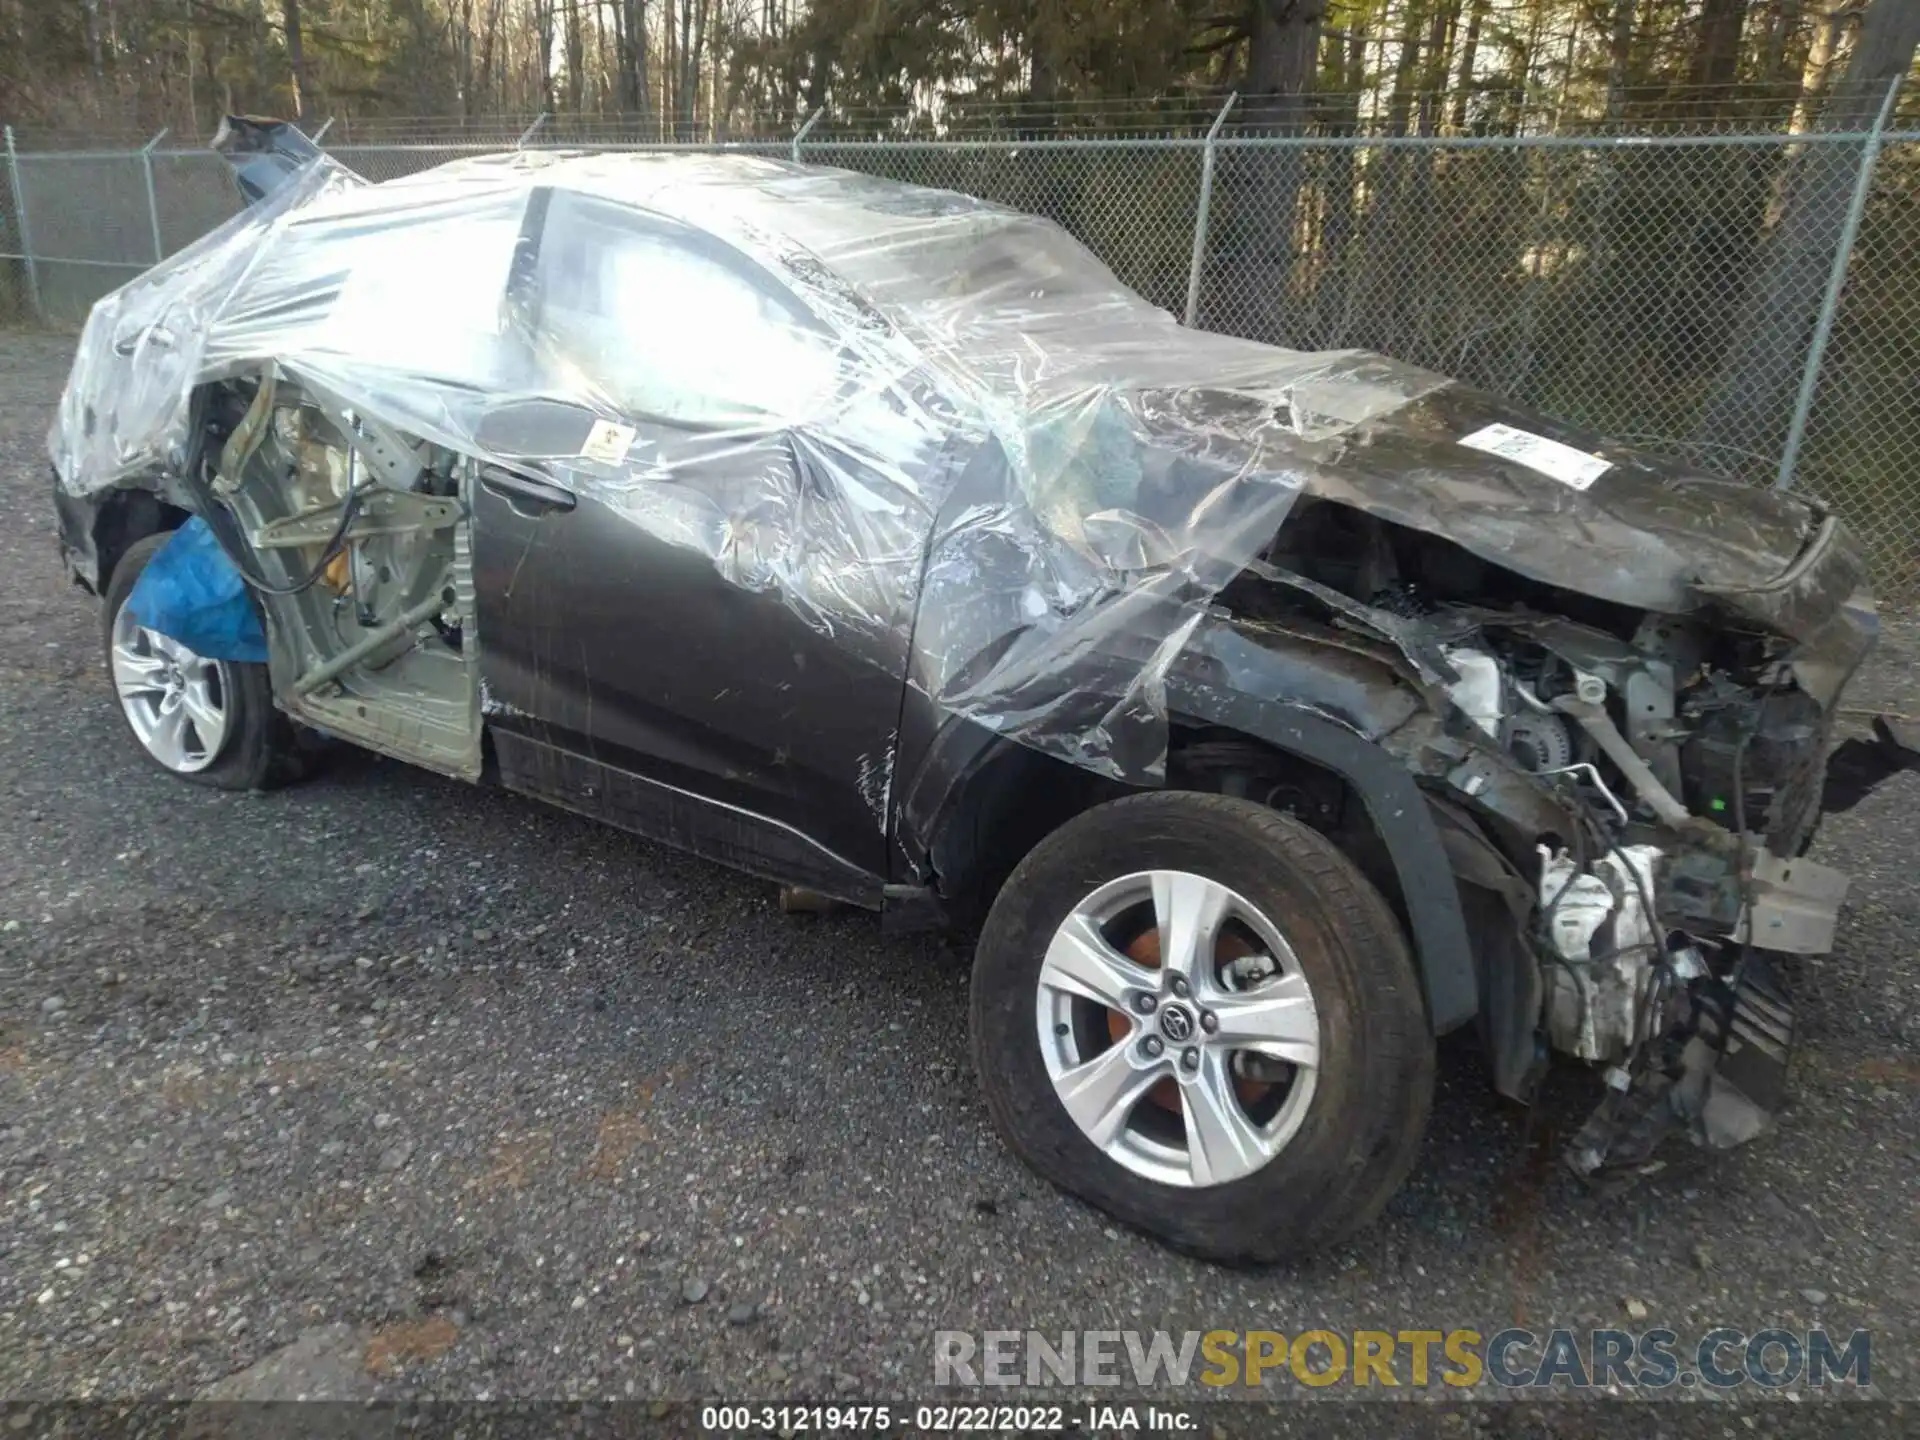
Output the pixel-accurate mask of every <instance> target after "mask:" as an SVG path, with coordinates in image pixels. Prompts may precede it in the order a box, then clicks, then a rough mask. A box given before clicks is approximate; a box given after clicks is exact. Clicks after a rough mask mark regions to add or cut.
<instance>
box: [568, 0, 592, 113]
mask: <svg viewBox="0 0 1920 1440" xmlns="http://www.w3.org/2000/svg"><path fill="white" fill-rule="evenodd" d="M565 4H566V7H567V28H566V31H565V34H566V40H567V113H568V114H569V115H574V116H578V115H579V114H580V113H581V111H580V100H581V95H582V90H581V83H582V82H583V81H584V80H585V79H586V70H587V45H586V37H585V34H584V32H583V31H582V30H581V27H580V7H581V6H582V5H584V4H586V0H565Z"/></svg>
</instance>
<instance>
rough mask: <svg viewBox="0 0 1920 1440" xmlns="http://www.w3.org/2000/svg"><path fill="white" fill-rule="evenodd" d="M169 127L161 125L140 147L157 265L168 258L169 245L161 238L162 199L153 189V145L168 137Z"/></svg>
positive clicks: (154, 260)
mask: <svg viewBox="0 0 1920 1440" xmlns="http://www.w3.org/2000/svg"><path fill="white" fill-rule="evenodd" d="M167 128H168V127H166V126H164V125H163V126H161V127H160V133H159V134H158V135H156V136H154V137H153V139H151V140H149V141H148V142H147V143H146V144H145V145H142V146H141V147H140V170H141V173H142V174H143V175H144V176H145V177H146V181H147V223H148V224H149V225H151V226H152V227H153V263H154V264H156V265H158V264H159V263H160V262H161V261H162V260H164V259H166V258H167V246H166V242H165V241H163V240H162V239H161V238H160V200H159V197H158V196H156V195H155V194H154V190H153V147H154V146H156V145H158V144H159V143H160V142H161V141H162V140H164V139H166V138H167Z"/></svg>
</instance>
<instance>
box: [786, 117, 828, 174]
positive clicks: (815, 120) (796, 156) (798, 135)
mask: <svg viewBox="0 0 1920 1440" xmlns="http://www.w3.org/2000/svg"><path fill="white" fill-rule="evenodd" d="M826 113H827V107H826V106H824V105H822V106H820V107H819V108H818V109H816V110H815V111H814V112H813V113H812V114H811V115H809V116H807V120H806V123H805V124H804V125H802V126H801V127H800V128H799V129H798V130H796V131H794V132H793V163H794V164H796V165H798V164H799V163H800V142H801V141H802V140H804V139H806V138H807V132H808V131H809V130H811V129H813V127H814V126H815V125H817V124H819V123H820V117H821V116H822V115H824V114H826Z"/></svg>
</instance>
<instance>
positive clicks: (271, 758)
mask: <svg viewBox="0 0 1920 1440" xmlns="http://www.w3.org/2000/svg"><path fill="white" fill-rule="evenodd" d="M170 534H171V532H162V533H161V534H158V535H149V536H147V537H146V538H145V539H144V540H136V541H135V542H134V543H133V544H132V545H130V546H128V547H127V552H126V554H124V555H122V556H121V557H120V563H119V564H118V565H116V566H114V567H113V577H112V579H111V580H109V581H108V583H107V593H106V595H105V597H104V603H103V604H102V605H101V607H100V639H101V653H102V655H103V656H105V657H106V658H107V663H108V674H107V687H108V690H109V692H113V674H112V655H111V651H112V649H113V621H114V617H115V616H117V615H118V614H119V613H120V607H121V606H123V605H125V604H126V603H127V596H129V595H130V594H132V593H133V586H134V582H135V581H136V580H138V579H139V578H140V572H141V571H142V570H144V569H146V568H147V562H148V561H149V560H151V559H152V558H153V557H154V554H155V552H157V551H158V550H159V549H160V547H161V546H162V545H164V544H166V543H167V539H168V537H169V535H170ZM227 673H228V674H229V675H230V676H231V677H232V678H233V685H232V691H233V693H232V694H231V695H229V696H228V697H227V710H228V713H229V714H230V715H231V717H232V723H231V725H230V727H229V728H228V730H227V738H226V740H225V741H224V742H223V743H222V744H221V747H220V753H219V754H218V755H217V756H215V758H214V761H213V763H212V764H211V765H209V766H207V767H206V768H205V769H204V770H196V771H194V772H192V773H191V774H182V773H181V772H180V771H178V770H169V769H168V768H167V767H166V766H165V765H162V764H161V763H160V762H159V761H158V760H156V759H155V758H154V757H153V756H152V754H150V753H149V752H148V750H147V747H146V746H144V745H142V744H141V743H140V737H139V736H137V735H135V734H134V733H133V727H132V726H131V725H130V724H129V725H127V726H126V736H127V743H128V744H129V745H131V746H132V747H133V748H134V750H136V751H137V752H138V753H139V754H140V756H141V758H143V759H144V760H145V761H146V762H147V763H148V764H149V765H151V766H153V767H154V768H155V769H156V770H159V771H161V772H163V773H164V774H167V775H171V776H173V778H174V779H176V780H188V781H191V782H192V783H194V784H195V785H209V786H212V787H213V788H214V789H216V790H271V789H273V788H274V787H275V786H279V785H285V784H289V783H291V782H292V781H295V780H300V779H303V778H305V777H306V775H307V774H308V773H309V772H310V771H311V770H312V769H313V766H314V764H315V763H316V760H317V758H318V755H319V742H318V739H317V737H315V739H314V740H308V739H306V738H305V737H303V736H302V735H301V734H300V733H299V731H298V730H297V729H296V727H295V726H294V724H293V722H292V721H290V720H288V719H287V717H286V716H285V715H283V714H281V713H280V711H279V710H277V709H275V708H274V704H273V685H272V683H271V682H270V681H269V680H268V678H267V667H266V666H264V665H253V664H247V663H245V662H236V661H232V660H229V661H228V662H227ZM113 703H114V708H115V709H116V710H118V709H119V708H120V697H119V695H118V693H117V692H113ZM125 718H126V717H125V715H124V713H123V714H122V716H121V719H122V721H123V722H124V721H125Z"/></svg>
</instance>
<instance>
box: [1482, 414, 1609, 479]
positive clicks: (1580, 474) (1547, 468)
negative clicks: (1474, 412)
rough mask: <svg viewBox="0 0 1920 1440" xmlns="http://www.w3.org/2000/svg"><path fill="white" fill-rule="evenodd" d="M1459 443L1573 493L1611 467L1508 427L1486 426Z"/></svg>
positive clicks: (1564, 447)
mask: <svg viewBox="0 0 1920 1440" xmlns="http://www.w3.org/2000/svg"><path fill="white" fill-rule="evenodd" d="M1460 443H1461V444H1462V445H1470V446H1472V447H1473V448H1474V449H1475V450H1484V451H1486V452H1487V453H1488V454H1489V455H1498V456H1499V457H1500V458H1501V459H1502V460H1512V461H1514V462H1515V463H1517V464H1520V465H1524V466H1526V467H1527V468H1528V469H1529V470H1538V471H1539V472H1540V473H1541V474H1542V475H1547V476H1551V477H1552V478H1553V479H1555V480H1558V481H1559V482H1560V483H1561V484H1562V485H1570V486H1572V487H1573V488H1574V489H1575V490H1584V489H1586V488H1587V487H1588V486H1589V485H1591V484H1593V482H1594V481H1596V480H1598V479H1599V478H1600V477H1601V476H1602V475H1604V474H1606V473H1607V471H1609V470H1611V469H1612V468H1613V462H1612V461H1611V460H1602V459H1601V458H1600V457H1599V456H1598V455H1589V454H1588V453H1587V452H1586V451H1584V450H1576V449H1574V448H1573V446H1571V445H1562V444H1561V443H1560V442H1559V441H1558V440H1549V439H1548V438H1547V437H1546V436H1544V435H1535V434H1533V433H1532V432H1531V431H1527V430H1516V429H1514V428H1513V426H1511V425H1488V426H1486V427H1484V428H1482V429H1479V430H1476V431H1474V432H1473V433H1472V434H1471V435H1462V436H1461V437H1460Z"/></svg>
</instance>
